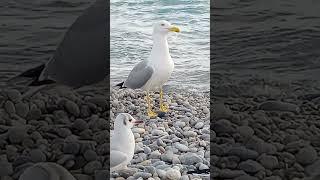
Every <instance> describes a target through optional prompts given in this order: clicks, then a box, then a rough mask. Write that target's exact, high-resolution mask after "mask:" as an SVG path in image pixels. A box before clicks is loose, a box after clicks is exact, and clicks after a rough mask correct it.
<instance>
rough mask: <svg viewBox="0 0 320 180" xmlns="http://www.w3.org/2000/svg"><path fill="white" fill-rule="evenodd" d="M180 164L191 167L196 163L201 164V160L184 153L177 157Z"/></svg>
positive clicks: (191, 154)
mask: <svg viewBox="0 0 320 180" xmlns="http://www.w3.org/2000/svg"><path fill="white" fill-rule="evenodd" d="M179 159H180V161H181V163H182V164H186V165H193V164H196V163H198V162H203V161H202V159H201V158H200V157H199V156H198V155H197V154H195V153H186V154H183V155H180V156H179Z"/></svg>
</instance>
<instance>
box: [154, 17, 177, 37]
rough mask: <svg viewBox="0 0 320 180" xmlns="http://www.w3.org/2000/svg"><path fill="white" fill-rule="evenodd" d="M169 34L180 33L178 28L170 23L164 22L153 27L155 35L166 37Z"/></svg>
mask: <svg viewBox="0 0 320 180" xmlns="http://www.w3.org/2000/svg"><path fill="white" fill-rule="evenodd" d="M169 32H180V29H179V28H178V27H177V26H173V25H171V23H170V22H168V21H165V20H162V21H159V22H157V23H155V24H154V25H153V34H163V35H166V34H168V33H169Z"/></svg>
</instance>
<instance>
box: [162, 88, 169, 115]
mask: <svg viewBox="0 0 320 180" xmlns="http://www.w3.org/2000/svg"><path fill="white" fill-rule="evenodd" d="M168 110H169V106H168V105H167V104H165V103H163V91H162V88H160V111H162V112H168Z"/></svg>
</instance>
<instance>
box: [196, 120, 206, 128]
mask: <svg viewBox="0 0 320 180" xmlns="http://www.w3.org/2000/svg"><path fill="white" fill-rule="evenodd" d="M203 126H204V123H203V122H202V121H200V122H197V124H196V125H195V126H194V128H196V129H201V128H203Z"/></svg>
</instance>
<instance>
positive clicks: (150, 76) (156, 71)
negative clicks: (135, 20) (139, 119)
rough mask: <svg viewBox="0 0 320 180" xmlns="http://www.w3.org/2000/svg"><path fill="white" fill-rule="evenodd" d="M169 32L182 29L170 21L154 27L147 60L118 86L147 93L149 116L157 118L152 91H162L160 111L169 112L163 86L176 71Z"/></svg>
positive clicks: (138, 65) (161, 22)
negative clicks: (170, 47)
mask: <svg viewBox="0 0 320 180" xmlns="http://www.w3.org/2000/svg"><path fill="white" fill-rule="evenodd" d="M169 32H180V29H179V28H178V27H176V26H173V25H171V24H170V23H169V22H168V21H164V20H162V21H160V22H158V23H155V24H154V26H153V34H152V37H153V46H152V50H151V54H150V56H149V58H148V59H147V60H144V61H142V62H140V63H138V64H137V65H136V66H135V67H134V68H133V69H132V71H131V72H130V74H129V76H128V78H127V79H126V80H125V81H124V82H122V83H120V84H117V86H120V88H126V87H128V88H131V89H143V90H145V91H146V92H147V103H148V116H149V117H156V116H157V113H155V112H154V111H152V108H151V98H150V96H149V91H150V90H160V111H162V112H167V111H168V105H166V104H164V103H163V101H162V99H163V91H162V86H163V84H164V83H166V82H167V81H168V80H169V78H170V76H171V73H172V71H173V69H174V63H173V61H172V59H171V56H170V53H169V47H168V41H167V36H168V33H169Z"/></svg>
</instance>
